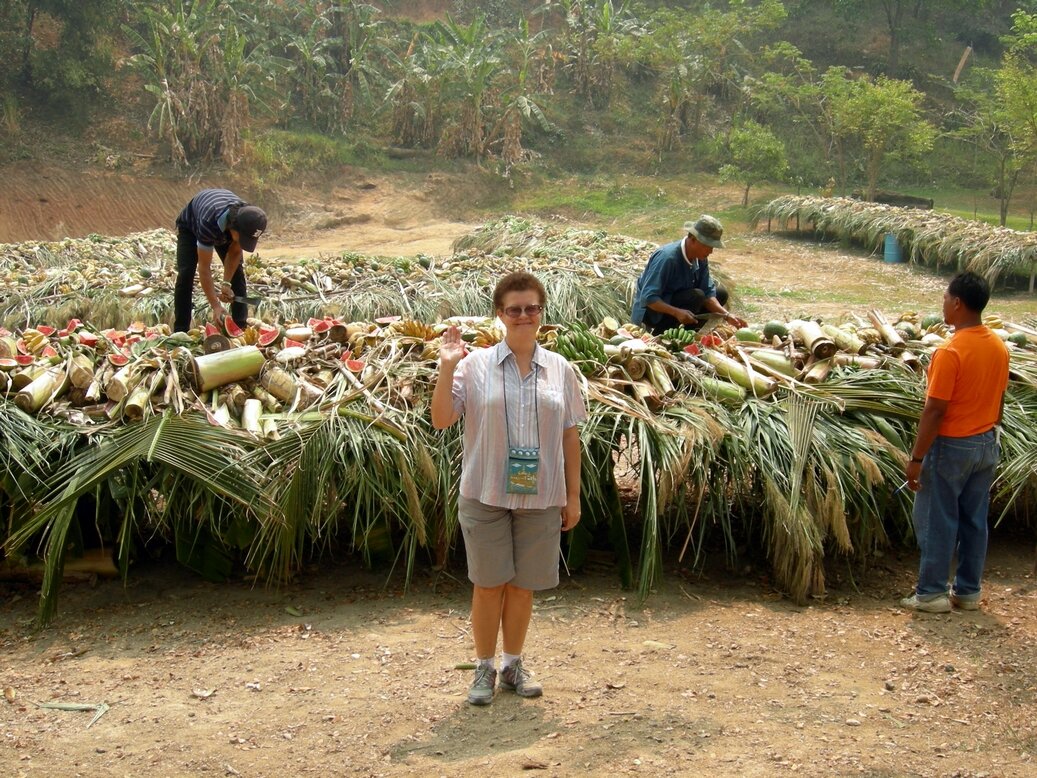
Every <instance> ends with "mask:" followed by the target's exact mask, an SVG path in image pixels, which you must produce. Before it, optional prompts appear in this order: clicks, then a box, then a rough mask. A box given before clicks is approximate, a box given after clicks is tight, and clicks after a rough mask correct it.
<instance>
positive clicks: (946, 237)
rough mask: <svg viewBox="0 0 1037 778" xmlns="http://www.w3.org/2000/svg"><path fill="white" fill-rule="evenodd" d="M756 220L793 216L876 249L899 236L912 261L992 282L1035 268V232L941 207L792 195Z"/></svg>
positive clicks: (768, 207) (764, 208)
mask: <svg viewBox="0 0 1037 778" xmlns="http://www.w3.org/2000/svg"><path fill="white" fill-rule="evenodd" d="M753 219H754V224H759V223H760V222H762V221H767V223H768V224H770V223H771V222H772V221H776V222H778V223H779V224H782V225H786V226H787V225H788V223H789V222H790V221H791V220H793V219H795V220H797V222H798V223H799V224H800V225H802V226H803V227H806V225H813V228H814V229H815V230H818V231H820V232H822V233H826V234H831V235H834V236H837V237H845V238H848V239H850V240H854V241H858V242H860V243H863V244H864V245H865V246H869V247H878V246H880V245H881V244H882V242H883V240H884V238H885V236H886V235H887V234H893V235H896V237H897V242H898V243H899V244H900V246H901V247H902V248H903V249H904V251H905V253H906V254H907V256H908V257H909V259H910V261H911V262H915V263H918V264H924V265H931V266H934V267H936V268H937V269H940V268H941V267H944V266H947V267H950V268H954V269H957V270H972V271H975V272H977V273H980V274H983V275H985V276H986V277H987V278H989V279H990V280H991V281H994V280H996V279H997V278H998V277H1000V276H1002V275H1004V276H1010V275H1016V276H1021V277H1024V278H1025V277H1027V276H1029V278H1030V291H1031V292H1032V291H1033V288H1034V287H1033V282H1034V274H1035V272H1037V233H1033V232H1018V231H1016V230H1010V229H1008V228H1006V227H994V226H991V225H989V224H986V223H985V222H978V221H971V220H969V219H962V218H960V217H957V216H951V215H949V214H945V213H939V212H937V211H920V210H917V209H914V208H899V207H897V206H892V205H881V204H879V203H871V202H863V201H860V200H852V199H849V198H845V197H801V196H793V195H788V196H785V197H779V198H777V199H774V200H771V201H770V202H769V203H767V204H766V205H764V206H762V207H761V208H760V209H759V210H758V211H757V212H756V214H755V215H754V217H753Z"/></svg>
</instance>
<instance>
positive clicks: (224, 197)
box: [176, 189, 245, 251]
mask: <svg viewBox="0 0 1037 778" xmlns="http://www.w3.org/2000/svg"><path fill="white" fill-rule="evenodd" d="M232 205H245V201H244V200H242V199H241V198H240V197H238V196H237V195H236V194H234V193H233V192H231V191H230V190H228V189H203V190H202V191H201V192H199V193H198V194H196V195H195V196H194V198H192V200H191V202H189V203H188V204H187V205H186V206H185V207H184V210H182V211H181V212H180V215H179V216H178V217H176V226H177V229H186V230H188V231H190V232H191V234H192V235H194V237H195V239H196V240H197V241H198V248H200V249H208V250H209V251H212V249H214V248H215V247H216V246H223V245H225V244H227V243H230V234H229V233H228V232H227V215H228V214H227V212H228V210H229V209H230V207H231V206H232Z"/></svg>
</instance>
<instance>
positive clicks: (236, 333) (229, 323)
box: [223, 316, 245, 338]
mask: <svg viewBox="0 0 1037 778" xmlns="http://www.w3.org/2000/svg"><path fill="white" fill-rule="evenodd" d="M223 331H224V332H226V333H227V337H228V338H240V337H241V336H242V335H244V334H245V332H244V330H242V329H241V327H239V326H238V325H237V324H235V323H234V319H232V318H231V317H230V316H226V317H224V319H223Z"/></svg>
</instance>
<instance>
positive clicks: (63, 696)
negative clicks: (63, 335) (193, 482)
mask: <svg viewBox="0 0 1037 778" xmlns="http://www.w3.org/2000/svg"><path fill="white" fill-rule="evenodd" d="M5 172H6V175H0V241H7V240H21V239H27V238H47V237H59V236H61V235H63V234H86V233H89V232H101V233H108V234H119V233H121V232H129V231H134V230H141V229H149V228H152V227H155V226H162V225H167V224H168V222H169V221H171V219H172V218H173V216H175V213H176V211H177V210H178V209H179V207H180V206H181V205H182V203H183V202H184V201H185V200H186V199H187V198H188V197H190V195H191V193H192V192H193V191H194V190H196V189H197V188H198V187H199V186H201V185H203V184H204V183H205V182H198V181H196V182H192V183H188V184H183V183H174V182H169V181H158V180H151V179H141V178H134V177H132V176H123V175H119V174H112V173H95V174H86V175H82V176H81V177H79V178H75V177H72V176H69V175H67V174H64V173H61V172H60V171H54V170H43V171H42V172H41V171H39V170H35V169H33V170H25V171H21V175H20V177H19V175H14V174H12V171H10V170H8V171H5ZM435 185H436V186H442V182H437V183H436V184H435ZM280 207H281V209H282V211H283V213H284V214H285V215H286V216H288V217H290V218H289V219H287V220H286V222H285V223H288V222H290V223H291V224H292V225H293V226H292V227H291V228H288V227H285V226H280V227H276V228H274V229H273V230H272V231H271V234H270V235H269V236H268V237H269V240H268V241H267V243H266V245H264V247H263V251H264V252H267V253H268V255H275V254H278V253H279V252H282V253H280V254H278V255H281V256H286V257H287V256H298V253H299V252H306V253H312V252H313V251H314V250H315V249H316V250H318V251H329V252H337V251H344V250H356V251H364V252H371V253H380V254H406V253H415V252H419V251H424V252H429V253H445V252H446V251H448V249H449V244H450V242H451V241H452V240H453V238H454V237H456V236H457V235H459V234H461V233H463V232H465V231H466V230H467V229H468V227H467V225H465V224H463V223H461V222H459V221H453V220H451V218H450V216H449V214H446V215H444V214H443V213H442V212H440V210H439V209H438V208H437V207H436V203H435V200H434V198H433V197H432V196H431V192H430V187H429V186H427V185H423V184H422V183H421V182H420V181H419V182H418V183H417V184H415V185H410V186H407V187H399V186H397V185H396V184H395V183H394V182H390V181H386V180H381V179H366V178H362V177H360V178H356V179H355V180H352V181H348V182H343V183H341V184H340V185H338V186H336V187H335V188H333V189H330V190H329V192H328V193H325V194H323V195H320V196H316V195H313V196H310V195H307V194H306V193H298V194H297V195H296V196H295V197H294V198H293V199H292V201H291V202H290V203H288V204H283V205H281V206H280ZM733 237H734V240H733V245H732V248H731V249H729V250H727V251H725V252H724V253H723V255H722V264H723V267H724V270H725V271H726V272H728V273H729V274H731V275H732V276H733V277H735V278H736V279H737V281H738V284H739V287H740V288H741V289H742V290H743V292H744V295H743V298H742V303H741V304H742V305H743V307H745V308H746V309H748V310H751V311H752V312H753V314H754V315H755V316H764V315H770V314H795V313H797V312H799V311H810V312H812V313H814V314H819V313H820V314H823V315H834V314H838V313H842V312H845V311H847V310H855V311H858V312H861V311H862V310H863V308H862V306H861V302H860V301H861V300H864V301H867V303H869V304H874V305H876V306H878V307H881V308H883V309H885V310H902V309H904V308H909V309H919V308H921V309H935V308H936V306H937V305H938V301H939V293H940V290H941V289H942V286H943V283H944V282H943V281H942V280H941V279H939V278H937V277H935V276H930V275H927V274H925V273H919V272H917V271H912V270H911V269H909V268H906V267H903V266H889V265H884V264H883V263H882V262H880V261H877V260H867V259H863V258H861V257H860V256H859V254H858V255H855V254H853V253H852V252H843V251H840V250H838V249H834V248H832V247H828V246H822V247H819V246H817V245H814V244H812V243H811V242H809V241H788V240H785V239H783V238H779V237H775V236H768V235H766V234H756V235H741V236H733ZM718 259H721V257H718ZM1007 305H1008V306H1009V307H1011V306H1018V310H1019V311H1021V312H1025V311H1027V310H1028V311H1031V312H1032V310H1033V308H1032V305H1027V304H1026V303H1025V302H1022V303H1021V302H1018V301H1010V302H1008V303H1007ZM1031 315H1032V313H1031ZM915 564H916V555H915V554H913V553H909V552H908V553H905V554H903V555H902V556H887V557H884V558H880V559H877V560H873V564H872V566H871V569H870V570H869V571H868V572H867V573H866V574H863V575H861V574H860V573H859V571H858V575H857V577H856V581H855V584H856V588H855V586H854V585H853V584H854V582H853V581H851V579H850V578H848V577H847V578H846V579H845V580H840V578H839V576H840V574H844V575H845V574H846V571H847V570H848V568H847V567H846V565H845V562H843V561H840V560H833V562H832V565H831V572H832V574H831V576H830V579H831V584H832V585H831V590H830V594H829V596H828V597H827V598H826V599H824V600H818V601H816V602H814V603H813V604H812V605H811V606H810V607H807V608H799V607H796V606H794V605H792V604H790V603H789V602H787V601H785V600H783V599H782V598H781V597H780V596H779V595H777V594H776V593H775V592H774V591H773V590H772V589H771V588H770V587H769V585H768V583H767V581H766V579H765V578H764V577H762V576H759V575H757V574H756V573H755V572H746V571H742V574H741V575H739V576H737V577H735V576H731V575H728V574H727V573H725V572H724V571H723V570H720V569H717V570H715V571H714V570H713V567H712V565H707V570H710V571H711V573H710V575H705V576H699V575H693V574H691V573H690V572H688V571H686V570H681V569H678V566H677V565H675V564H671V565H670V570H669V571H668V573H667V575H666V578H665V581H664V584H663V585H662V587H661V588H660V590H659V591H658V592H656V593H655V594H653V596H652V597H651V598H650V599H649V600H648V602H647V604H646V605H645V606H644V607H641V606H639V605H637V603H636V601H635V599H634V598H633V597H632V596H631V595H630V594H629V593H626V592H623V591H621V590H620V589H619V588H618V586H617V584H616V581H615V578H614V577H613V575H612V574H611V573H609V572H607V571H601V570H599V571H597V572H592V573H587V574H580V575H577V576H576V577H575V578H573V579H568V580H566V581H565V582H564V583H563V585H562V586H561V587H560V588H559V589H558V590H555V591H553V592H547V593H544V594H543V595H542V596H540V597H539V598H538V603H537V612H536V615H535V617H534V620H533V625H532V628H531V632H530V636H529V640H528V644H527V653H526V656H527V660H528V663H529V665H530V666H531V667H532V668H533V669H534V670H535V671H536V673H537V675H538V677H539V678H540V679H541V680H542V681H543V682H544V684H545V687H546V689H547V692H546V695H545V697H544V698H542V699H541V700H533V701H528V700H519V699H517V698H515V697H514V696H512V695H507V694H502V695H500V696H499V697H498V699H497V700H496V701H495V702H494V704H493V705H492V706H490V707H489V708H488V709H472V708H470V707H468V706H467V705H466V704H465V702H464V692H465V688H466V685H467V683H468V680H469V676H470V672H469V671H467V670H457V669H455V665H457V664H458V663H464V662H468V661H470V660H471V657H472V650H473V648H472V641H471V635H470V631H469V625H468V622H467V611H468V603H467V600H468V589H467V585H466V584H465V583H464V582H463V580H462V581H458V580H456V579H452V578H450V577H448V576H445V575H443V576H440V577H439V578H438V579H432V578H430V577H429V573H428V572H427V571H419V573H418V579H417V581H416V584H415V585H414V586H413V587H412V589H411V591H410V592H409V593H407V594H406V595H404V593H403V592H402V591H400V589H399V587H398V582H395V581H394V582H393V584H392V585H390V586H388V587H385V586H384V584H385V581H384V579H383V578H382V577H379V576H373V575H369V574H365V573H363V572H361V571H358V570H357V569H356V568H355V567H349V568H342V567H328V566H325V568H324V569H322V570H313V571H310V572H308V573H307V574H306V575H304V576H302V577H301V579H300V580H299V581H297V582H296V583H295V584H293V585H291V586H289V587H287V588H285V589H284V590H282V591H280V592H275V591H268V590H264V589H261V588H260V589H256V588H251V587H250V586H249V585H247V584H243V583H232V584H229V585H224V586H213V585H210V584H207V583H203V582H200V581H199V580H198V579H196V578H194V577H193V576H192V574H190V573H188V572H187V571H185V570H183V569H181V568H177V567H163V566H155V565H151V566H146V565H142V566H141V567H140V568H139V569H135V570H134V572H133V574H132V576H131V578H130V580H129V584H128V586H126V587H125V588H123V587H122V586H121V585H120V584H119V583H118V582H112V581H103V582H101V583H99V584H97V585H96V586H88V585H86V584H68V585H66V587H65V589H64V591H63V594H62V602H61V611H60V614H59V616H58V618H57V620H56V621H55V622H54V624H53V625H52V626H51V627H49V628H47V629H45V630H43V631H40V632H36V631H34V630H33V628H32V617H33V614H34V610H35V602H36V601H35V589H34V587H32V586H23V585H12V584H0V687H2V688H3V693H4V696H3V698H0V775H3V776H8V775H11V776H21V775H27V776H29V775H31V776H55V775H61V776H65V775H89V776H97V775H117V776H140V775H145V774H146V775H150V776H156V777H158V776H181V775H217V776H223V775H243V776H281V775H295V774H311V773H312V774H319V775H362V776H373V775H391V776H394V775H413V776H427V775H444V776H458V775H461V776H464V775H479V776H491V775H492V776H496V775H521V774H527V773H532V774H534V775H536V774H542V775H553V776H571V775H577V776H583V775H586V776H598V775H605V774H609V773H612V774H615V773H623V774H641V775H703V774H713V775H718V776H771V775H784V774H790V775H792V774H799V775H811V776H831V775H867V776H901V775H925V776H929V775H933V776H979V775H989V776H1028V775H1035V774H1037V765H1034V763H1033V758H1034V756H1035V754H1037V704H1035V693H1037V642H1035V636H1037V585H1035V582H1034V576H1033V570H1032V568H1033V551H1032V540H1030V539H1028V538H1027V539H1020V538H1005V537H997V538H996V539H995V543H994V546H993V548H992V551H991V559H990V564H989V570H988V575H987V580H986V588H985V600H984V607H983V610H982V611H980V612H978V613H961V612H954V613H952V614H949V615H940V616H915V615H911V614H909V613H907V612H905V611H903V610H902V609H900V608H899V607H898V605H897V600H898V597H899V596H901V595H903V594H905V593H907V592H908V591H909V590H910V588H911V585H912V582H913V577H914V565H915ZM452 573H453V574H454V575H456V576H457V577H458V578H460V579H463V577H464V572H463V569H459V566H458V565H455V566H454V567H453V568H452ZM51 702H60V703H94V704H96V703H101V702H105V703H107V704H108V705H109V706H110V709H109V710H108V711H107V712H106V713H105V714H104V715H103V716H102V717H101V718H100V719H98V720H97V722H96V723H94V724H93V726H91V727H89V728H88V727H87V724H88V723H89V722H90V720H91V718H92V716H93V713H90V712H68V711H61V710H56V709H48V708H41V707H38V706H37V704H38V703H51Z"/></svg>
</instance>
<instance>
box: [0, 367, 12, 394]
mask: <svg viewBox="0 0 1037 778" xmlns="http://www.w3.org/2000/svg"><path fill="white" fill-rule="evenodd" d="M10 388H11V376H9V375H8V374H7V373H5V372H3V371H0V394H7V392H8V390H9V389H10Z"/></svg>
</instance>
